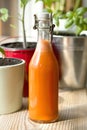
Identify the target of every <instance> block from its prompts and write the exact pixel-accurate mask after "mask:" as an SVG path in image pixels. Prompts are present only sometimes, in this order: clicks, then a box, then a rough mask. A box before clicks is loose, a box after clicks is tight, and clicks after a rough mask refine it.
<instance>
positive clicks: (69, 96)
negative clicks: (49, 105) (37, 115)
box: [0, 89, 87, 130]
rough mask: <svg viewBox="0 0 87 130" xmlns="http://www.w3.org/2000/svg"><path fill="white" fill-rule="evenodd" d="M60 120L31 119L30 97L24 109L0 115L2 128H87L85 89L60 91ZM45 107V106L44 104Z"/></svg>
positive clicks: (65, 129) (66, 129)
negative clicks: (48, 121)
mask: <svg viewBox="0 0 87 130" xmlns="http://www.w3.org/2000/svg"><path fill="white" fill-rule="evenodd" d="M58 105H59V120H58V121H57V122H55V123H47V124H44V123H35V122H33V121H31V120H30V119H29V112H28V99H27V98H23V106H22V109H21V110H19V111H17V112H15V113H11V114H7V115H0V130H87V93H86V90H85V89H79V90H73V91H71V90H66V91H61V90H60V91H59V103H58ZM44 107H45V106H44Z"/></svg>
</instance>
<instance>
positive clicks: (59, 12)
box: [36, 0, 87, 35]
mask: <svg viewBox="0 0 87 130" xmlns="http://www.w3.org/2000/svg"><path fill="white" fill-rule="evenodd" d="M38 1H42V2H43V4H44V9H45V10H46V11H47V12H49V13H52V15H53V18H54V19H55V23H56V25H57V26H59V19H61V18H62V19H67V21H66V24H65V28H69V27H71V26H72V25H75V26H76V35H79V34H80V33H81V32H82V31H83V30H87V18H86V17H85V14H86V13H87V7H80V3H81V0H76V1H75V3H74V7H73V8H71V9H70V10H68V11H66V10H65V9H64V7H65V4H66V0H36V2H38ZM54 4H55V6H54ZM53 6H54V7H53Z"/></svg>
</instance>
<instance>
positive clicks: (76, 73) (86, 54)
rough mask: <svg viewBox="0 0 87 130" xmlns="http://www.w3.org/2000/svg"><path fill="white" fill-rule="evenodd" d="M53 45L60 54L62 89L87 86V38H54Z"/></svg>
mask: <svg viewBox="0 0 87 130" xmlns="http://www.w3.org/2000/svg"><path fill="white" fill-rule="evenodd" d="M53 44H54V46H55V48H56V51H58V52H59V55H60V60H61V66H60V67H61V70H62V76H61V79H60V87H61V88H84V87H86V86H87V37H86V36H56V35H54V36H53Z"/></svg>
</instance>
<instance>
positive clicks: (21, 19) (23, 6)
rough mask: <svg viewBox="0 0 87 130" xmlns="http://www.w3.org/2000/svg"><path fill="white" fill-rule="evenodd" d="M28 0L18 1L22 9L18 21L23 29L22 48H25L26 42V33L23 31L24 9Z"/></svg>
mask: <svg viewBox="0 0 87 130" xmlns="http://www.w3.org/2000/svg"><path fill="white" fill-rule="evenodd" d="M29 1H30V0H20V7H21V8H22V15H19V20H20V21H21V22H22V28H23V39H24V42H23V48H27V42H26V31H25V9H26V6H27V4H28V2H29Z"/></svg>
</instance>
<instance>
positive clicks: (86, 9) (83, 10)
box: [76, 7, 87, 16]
mask: <svg viewBox="0 0 87 130" xmlns="http://www.w3.org/2000/svg"><path fill="white" fill-rule="evenodd" d="M86 12H87V7H80V8H78V9H76V14H77V15H81V16H82V15H84V14H85V13H86Z"/></svg>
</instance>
